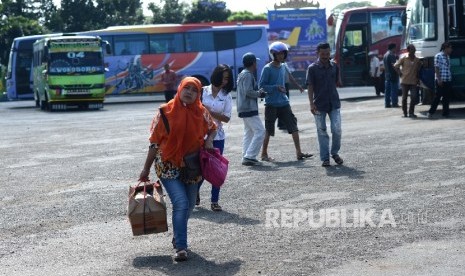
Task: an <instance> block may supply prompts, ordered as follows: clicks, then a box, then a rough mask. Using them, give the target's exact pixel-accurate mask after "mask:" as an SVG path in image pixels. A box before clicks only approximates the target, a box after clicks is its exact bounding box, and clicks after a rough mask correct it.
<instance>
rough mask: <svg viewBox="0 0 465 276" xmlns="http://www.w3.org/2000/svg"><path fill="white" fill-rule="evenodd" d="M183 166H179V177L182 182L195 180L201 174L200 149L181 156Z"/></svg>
mask: <svg viewBox="0 0 465 276" xmlns="http://www.w3.org/2000/svg"><path fill="white" fill-rule="evenodd" d="M183 160H184V167H181V170H180V175H179V178H180V179H181V181H182V182H184V183H187V182H191V181H195V180H196V179H197V178H198V177H199V176H201V175H202V169H201V167H200V151H195V152H193V153H189V154H187V155H186V156H184V158H183Z"/></svg>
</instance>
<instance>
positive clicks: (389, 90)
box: [384, 80, 399, 107]
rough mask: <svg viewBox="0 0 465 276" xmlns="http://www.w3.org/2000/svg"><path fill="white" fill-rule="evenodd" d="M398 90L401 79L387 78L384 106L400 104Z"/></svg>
mask: <svg viewBox="0 0 465 276" xmlns="http://www.w3.org/2000/svg"><path fill="white" fill-rule="evenodd" d="M397 90H399V81H398V80H395V81H392V80H386V82H385V85H384V106H385V107H389V106H393V105H398V104H399V99H398V98H397Z"/></svg>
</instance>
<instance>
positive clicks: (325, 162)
mask: <svg viewBox="0 0 465 276" xmlns="http://www.w3.org/2000/svg"><path fill="white" fill-rule="evenodd" d="M321 166H322V167H329V166H331V164H330V163H329V160H325V161H323V163H322V164H321Z"/></svg>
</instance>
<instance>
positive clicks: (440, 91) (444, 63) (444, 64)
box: [428, 42, 452, 119]
mask: <svg viewBox="0 0 465 276" xmlns="http://www.w3.org/2000/svg"><path fill="white" fill-rule="evenodd" d="M451 53H452V45H451V44H450V43H449V42H444V43H443V44H442V45H441V52H439V53H437V54H436V55H435V56H434V72H435V79H436V95H435V97H434V100H433V103H432V104H431V108H430V109H429V111H428V118H430V119H431V118H433V114H434V112H436V109H437V108H438V105H439V101H440V100H441V98H442V116H443V117H446V118H447V117H449V101H450V96H451V93H452V74H451V71H450V58H449V56H450V54H451Z"/></svg>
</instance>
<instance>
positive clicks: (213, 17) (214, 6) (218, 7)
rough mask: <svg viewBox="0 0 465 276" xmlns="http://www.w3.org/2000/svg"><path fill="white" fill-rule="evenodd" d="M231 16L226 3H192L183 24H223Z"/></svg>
mask: <svg viewBox="0 0 465 276" xmlns="http://www.w3.org/2000/svg"><path fill="white" fill-rule="evenodd" d="M229 16H231V11H230V10H228V9H227V8H226V3H225V2H223V1H216V0H201V1H197V2H193V3H192V8H191V10H190V12H188V13H187V14H186V17H185V19H184V23H201V22H224V21H227V19H228V17H229Z"/></svg>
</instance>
